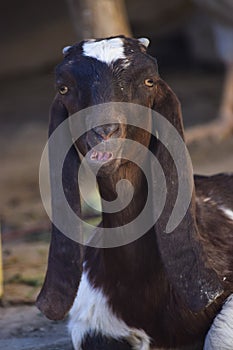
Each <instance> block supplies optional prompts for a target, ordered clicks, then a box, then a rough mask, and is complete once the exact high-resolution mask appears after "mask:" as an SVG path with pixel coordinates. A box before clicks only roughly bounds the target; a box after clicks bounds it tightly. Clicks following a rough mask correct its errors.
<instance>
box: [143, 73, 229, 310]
mask: <svg viewBox="0 0 233 350" xmlns="http://www.w3.org/2000/svg"><path fill="white" fill-rule="evenodd" d="M153 109H154V110H155V111H156V112H158V113H159V114H160V115H162V116H163V117H165V120H167V121H169V123H171V124H172V125H173V127H175V129H176V130H177V131H178V133H179V135H180V136H181V141H182V140H183V139H184V133H183V125H182V116H181V109H180V103H179V101H178V99H177V97H176V95H175V94H174V93H173V91H172V90H171V89H170V88H169V87H168V85H167V84H166V83H165V82H164V81H163V80H162V79H159V80H158V82H157V93H156V96H155V99H154V106H153ZM159 124H160V123H159ZM162 124H163V123H162ZM153 127H155V128H157V126H156V125H154V126H153ZM168 129H169V128H166V126H163V125H162V127H161V125H160V130H159V131H158V140H155V139H152V142H151V145H150V148H151V151H152V152H153V154H154V155H155V156H156V157H157V159H158V161H159V163H160V165H161V166H162V168H163V171H164V174H165V177H166V187H167V198H166V203H165V206H164V209H163V212H162V214H161V216H160V218H159V220H158V221H157V222H156V224H155V227H154V229H155V233H156V236H157V241H158V246H159V251H160V255H161V258H162V261H163V264H164V267H165V270H166V272H167V275H168V279H169V282H170V283H171V286H172V287H173V288H174V290H175V291H176V293H177V294H178V295H179V296H181V297H182V299H183V300H184V302H185V303H186V305H187V306H188V307H189V308H190V310H191V311H194V312H198V311H200V310H201V309H203V308H204V307H207V306H208V305H209V304H210V303H211V302H212V301H214V300H215V299H216V298H217V297H218V296H220V295H221V294H222V292H223V288H222V285H221V283H220V281H219V279H218V276H217V274H216V273H215V271H214V270H212V269H211V267H210V266H209V264H208V261H207V257H206V256H205V254H204V251H203V249H202V246H201V241H200V238H199V233H198V229H197V225H196V217H195V215H196V213H195V189H193V187H192V186H193V174H192V169H191V171H190V169H188V162H186V161H184V162H183V163H182V164H181V166H180V168H181V169H178V170H177V167H176V165H175V164H176V159H174V155H175V157H178V158H179V156H180V154H176V147H178V144H177V141H176V140H175V139H174V138H173V136H172V133H171V132H170V131H169V130H168ZM172 129H173V128H172ZM179 135H178V136H179ZM160 140H161V141H160ZM182 143H183V142H182ZM168 150H169V151H168ZM177 152H180V149H178V148H177ZM171 153H172V154H171ZM186 158H187V157H186ZM151 171H152V180H153V182H154V181H156V173H155V170H154V169H151ZM184 183H186V184H188V186H189V188H188V189H187V188H186V190H187V191H190V192H189V193H190V197H189V201H188V205H187V208H186V209H183V208H182V206H184V201H185V199H184V197H185V195H186V194H183V195H182V193H180V191H182V189H181V187H182V186H181V185H182V184H184ZM178 198H179V200H178ZM155 201H156V197H155V199H154V203H155ZM177 207H179V208H180V210H181V211H182V210H184V215H183V216H182V217H181V220H180V221H179V222H178V223H177V222H176V224H175V225H173V227H172V230H170V233H169V230H167V225H168V222H169V219H170V218H171V215H172V212H174V211H175V209H177ZM155 208H156V205H155ZM179 208H178V209H179ZM177 212H178V213H179V210H178V211H177ZM175 219H176V218H175Z"/></svg>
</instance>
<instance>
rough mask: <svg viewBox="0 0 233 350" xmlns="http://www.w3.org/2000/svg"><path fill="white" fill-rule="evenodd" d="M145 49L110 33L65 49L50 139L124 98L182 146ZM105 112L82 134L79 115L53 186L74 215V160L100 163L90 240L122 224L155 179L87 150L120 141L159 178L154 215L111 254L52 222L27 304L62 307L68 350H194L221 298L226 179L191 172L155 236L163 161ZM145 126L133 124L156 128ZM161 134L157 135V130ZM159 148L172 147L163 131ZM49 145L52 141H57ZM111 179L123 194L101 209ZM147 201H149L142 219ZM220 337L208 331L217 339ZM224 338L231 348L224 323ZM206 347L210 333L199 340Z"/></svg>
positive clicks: (53, 311) (232, 183)
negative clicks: (178, 212)
mask: <svg viewBox="0 0 233 350" xmlns="http://www.w3.org/2000/svg"><path fill="white" fill-rule="evenodd" d="M147 45H148V40H147V39H130V38H126V37H124V36H119V37H112V38H107V39H99V40H87V41H83V42H81V43H79V44H75V45H73V46H71V47H68V48H66V49H65V50H64V56H65V57H64V60H63V61H62V63H61V64H60V65H59V66H58V67H57V68H56V84H57V89H58V93H57V95H56V97H55V100H54V102H53V105H52V108H51V119H50V127H49V132H50V135H51V134H52V133H53V132H54V131H55V130H56V128H57V127H58V126H59V125H60V124H61V123H62V122H63V121H64V120H66V119H67V118H68V117H69V116H71V115H73V114H74V113H76V112H78V111H81V110H83V109H86V108H87V107H91V106H96V105H99V104H105V103H109V102H121V103H122V102H124V103H133V104H137V105H141V106H145V107H147V108H149V109H150V110H154V111H156V112H158V113H160V114H161V115H162V116H164V117H165V118H166V120H167V121H168V122H169V123H170V124H171V125H173V127H174V128H175V129H176V130H177V131H178V133H179V135H180V136H181V137H182V138H183V126H182V116H181V110H180V105H179V102H178V100H177V97H176V96H175V94H174V93H173V91H172V90H171V89H170V88H169V87H168V85H167V84H166V83H165V82H164V81H163V80H162V79H161V78H160V77H159V74H158V70H157V63H156V60H155V59H154V58H153V57H151V56H150V55H148V54H147V52H146V49H147ZM94 110H95V109H94ZM109 113H112V114H114V113H115V114H114V115H113V116H112V115H111V119H109V120H111V122H109V123H108V124H104V125H103V126H102V127H101V126H98V127H93V126H92V120H93V119H94V118H98V117H99V116H98V114H97V115H95V114H94V113H92V114H91V115H89V116H88V118H87V121H86V123H87V124H88V125H87V130H88V131H87V132H85V133H84V134H83V135H82V136H81V137H79V138H78V140H76V141H75V145H73V146H72V147H71V149H70V150H69V152H68V154H67V157H66V159H65V162H64V166H63V184H64V192H65V195H66V198H67V200H68V202H69V204H70V206H71V207H72V209H73V210H74V211H75V212H76V213H77V214H78V215H80V200H79V189H78V179H77V169H78V167H79V166H80V162H81V160H80V155H81V156H87V155H88V154H90V155H91V156H90V157H89V164H90V166H91V167H92V165H93V166H94V165H96V164H98V165H100V166H101V168H100V171H99V173H98V174H97V182H98V187H99V192H100V195H101V198H102V199H103V200H104V201H103V203H102V223H101V224H100V226H99V228H97V229H96V231H95V233H98V229H100V228H106V230H107V228H109V229H110V228H113V227H124V225H126V224H127V223H129V222H131V221H133V220H134V219H135V218H136V217H137V216H138V215H139V213H140V212H141V211H142V210H143V207H144V205H145V202H146V199H147V195H148V188H149V184H148V181H151V183H152V184H153V183H155V182H156V176H157V175H156V172H155V171H153V169H152V167H151V179H147V178H146V177H145V176H144V174H143V171H142V169H141V168H140V167H139V166H137V165H136V164H135V163H134V162H133V161H130V160H127V159H121V158H120V157H117V152H118V151H119V150H116V154H114V155H113V154H112V151H111V152H108V148H107V146H106V152H105V153H103V152H102V153H101V152H98V151H96V149H95V147H96V145H98V144H100V143H103V144H105V145H107V141H109V140H113V139H114V138H115V139H119V138H120V139H123V140H124V139H130V140H133V141H136V142H137V143H140V144H141V145H142V146H144V147H147V148H148V150H150V152H152V153H153V155H154V156H155V157H156V158H157V159H158V161H159V163H160V165H161V167H162V169H163V171H164V174H165V177H166V187H167V197H166V202H165V205H164V209H163V211H162V214H161V216H160V217H159V219H158V220H157V222H156V223H155V224H154V225H153V226H152V227H150V229H149V230H148V231H147V232H146V233H145V234H144V235H142V237H140V238H138V239H137V240H135V241H133V242H131V243H128V244H125V245H122V246H119V247H113V248H101V247H98V248H96V247H91V246H86V247H85V249H84V248H83V247H82V246H81V244H79V243H77V242H75V241H73V240H72V239H70V238H68V237H67V235H66V232H60V231H59V229H58V228H57V227H56V226H55V225H54V224H53V230H52V239H51V245H50V252H49V261H48V270H47V274H46V278H45V282H44V286H43V288H42V291H41V293H40V295H39V297H38V300H37V305H38V307H39V308H40V309H41V311H42V312H43V313H44V314H45V315H46V316H47V317H48V318H50V319H55V320H58V319H62V318H64V316H65V315H66V314H67V313H68V311H69V310H70V309H71V310H70V322H69V329H70V332H71V336H72V340H73V344H74V348H75V350H78V349H83V350H90V349H92V350H97V349H102V350H110V349H111V350H114V349H115V350H116V349H117V350H129V349H138V350H139V349H140V350H148V349H151V348H163V349H171V348H181V347H182V348H183V347H190V346H192V345H193V346H196V347H197V346H198V344H199V346H200V348H202V347H203V343H204V339H205V336H206V334H207V332H208V330H209V329H210V327H211V324H212V323H213V320H214V318H215V316H216V315H217V314H218V313H219V312H220V310H221V308H222V306H223V305H224V304H223V303H224V301H225V300H226V299H227V298H228V297H229V296H230V295H231V293H232V290H233V253H232V251H233V193H232V191H233V176H232V175H229V174H220V175H215V176H212V177H203V176H196V177H195V189H194V190H193V194H192V196H191V201H190V205H189V207H188V208H187V212H186V214H185V216H184V217H183V219H182V220H181V222H180V223H179V224H178V226H177V227H176V228H174V230H173V232H171V233H170V234H167V233H166V232H165V231H166V230H165V228H166V224H167V222H168V219H169V217H170V215H171V212H172V210H173V208H174V206H175V204H176V198H177V186H178V179H177V169H176V167H175V166H174V162H173V159H172V157H171V155H170V154H169V152H168V150H167V149H166V147H165V146H164V144H163V143H162V142H160V139H159V138H156V137H155V136H153V135H152V133H150V132H147V131H145V130H143V129H140V128H136V127H134V126H132V125H127V122H125V120H126V121H127V115H123V116H122V115H117V113H116V110H114V109H113V110H112V111H110V112H109ZM105 117H106V116H105ZM112 118H113V119H112ZM114 118H115V122H113V121H112V120H114ZM147 118H149V117H148V116H145V124H147V125H151V126H150V127H151V129H153V128H156V125H154V124H153V121H152V123H151V121H149V119H147ZM150 123H151V124H150ZM163 132H164V133H165V134H166V130H163ZM67 133H68V134H69V130H67ZM70 138H71V135H70ZM167 140H168V143H170V144H171V145H172V147H176V144H174V145H173V140H172V139H169V135H168V139H167ZM59 142H60V144H62V142H63V141H62V135H61V138H60V140H59ZM57 147H59V145H57ZM123 147H124V146H123ZM76 148H77V149H78V152H77V150H76ZM92 150H93V151H92ZM88 152H89V153H88ZM132 152H133V150H132ZM55 153H56V152H55ZM148 153H149V151H148ZM51 154H52V155H53V153H51ZM51 154H50V163H51V168H50V172H51V188H52V205H53V215H54V216H56V215H58V216H59V215H61V213H62V210H63V203H62V201H60V199H59V198H57V197H56V194H55V192H56V180H57V178H56V177H57V174H56V171H55V169H56V167H55V165H54V164H55V163H56V159H54V158H53V156H51ZM148 159H149V158H147V155H145V159H143V162H144V163H145V164H147V166H148V167H150V166H151V164H148V163H149V161H148ZM53 165H54V166H53ZM181 170H182V171H181V177H182V176H183V179H185V178H186V177H188V176H190V175H189V172H188V170H187V169H186V168H184V169H181ZM122 179H127V180H129V181H130V182H131V184H132V185H133V187H134V194H133V198H132V200H131V201H130V203H129V204H128V205H127V207H126V208H124V209H122V210H120V211H119V212H114V213H108V212H107V210H105V209H107V208H106V203H107V202H106V201H109V202H111V201H114V200H115V199H116V197H117V192H116V185H117V183H118V181H120V180H122ZM191 180H192V179H190V183H191V182H192V181H191ZM181 181H182V179H181ZM154 202H156V193H153V201H152V202H151V207H150V208H151V215H153V210H154V207H153V203H154ZM68 229H69V222H67V230H68ZM77 230H78V227H77ZM230 298H231V297H229V299H228V303H226V304H225V306H223V309H222V311H221V312H223V311H227V312H226V313H227V314H228V316H229V315H232V314H233V311H231V308H230V307H229V305H231V299H230ZM224 307H226V309H224ZM221 312H220V314H219V315H221ZM213 326H214V324H213ZM212 330H213V333H214V334H216V332H214V328H212ZM224 332H225V331H224V329H223V331H222V332H220V333H221V334H222V335H223V338H224V337H225V336H226V333H224ZM217 333H218V332H217ZM228 333H229V334H230V335H231V341H232V344H233V327H232V330H231V332H228ZM218 335H219V334H218ZM213 339H214V337H213V336H212V335H211V334H210V337H209V338H208V342H209V343H211V341H212V340H213ZM229 339H230V338H229ZM211 346H212V345H211ZM211 346H210V345H206V349H220V348H219V347H218V345H217V346H216V347H215V348H214V346H213V347H211ZM232 348H233V345H232ZM222 349H223V348H222ZM224 349H225V348H224ZM227 349H228V348H227ZM229 349H230V348H229Z"/></svg>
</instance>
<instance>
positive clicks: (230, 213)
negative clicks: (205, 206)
mask: <svg viewBox="0 0 233 350" xmlns="http://www.w3.org/2000/svg"><path fill="white" fill-rule="evenodd" d="M220 209H221V210H222V211H223V212H224V214H225V215H226V216H227V217H228V218H229V219H230V220H233V211H232V210H231V209H228V208H225V207H224V206H221V207H220Z"/></svg>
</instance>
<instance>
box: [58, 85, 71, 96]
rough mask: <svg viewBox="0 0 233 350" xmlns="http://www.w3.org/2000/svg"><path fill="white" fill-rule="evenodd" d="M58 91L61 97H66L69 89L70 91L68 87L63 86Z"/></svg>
mask: <svg viewBox="0 0 233 350" xmlns="http://www.w3.org/2000/svg"><path fill="white" fill-rule="evenodd" d="M58 91H59V93H60V94H61V95H65V94H67V92H68V91H69V89H68V87H67V86H66V85H62V86H60V87H59V89H58Z"/></svg>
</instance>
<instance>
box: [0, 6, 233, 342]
mask: <svg viewBox="0 0 233 350" xmlns="http://www.w3.org/2000/svg"><path fill="white" fill-rule="evenodd" d="M0 16H1V20H0V31H1V34H2V35H1V55H0V80H1V85H0V87H1V94H0V118H1V127H0V161H1V163H0V164H1V171H0V193H1V196H0V222H1V232H2V240H3V249H2V251H3V267H4V296H3V298H2V299H3V301H4V303H10V304H12V303H14V304H19V303H33V302H34V299H35V297H36V295H37V293H38V288H39V287H40V286H41V283H42V281H43V276H44V272H45V264H46V259H47V251H48V242H49V221H48V218H47V215H46V213H45V211H44V209H43V206H42V203H41V200H40V194H39V186H38V168H39V162H40V157H41V153H42V150H43V147H44V145H45V142H46V137H47V125H48V115H49V107H50V104H51V101H52V99H53V96H54V94H55V90H54V74H53V72H54V67H55V65H56V64H57V63H58V62H60V61H61V59H62V48H63V47H64V46H67V45H71V44H72V43H74V42H76V41H78V40H82V39H83V38H90V37H105V36H109V35H117V34H129V35H132V36H134V37H148V38H149V39H150V40H151V45H150V47H149V53H150V54H151V55H153V56H155V57H156V58H157V60H158V65H159V72H160V75H161V77H162V78H163V79H165V80H166V81H167V82H168V84H169V85H170V86H171V87H172V89H173V90H174V91H175V92H176V94H177V95H178V97H179V99H180V101H181V104H182V110H183V117H184V125H185V129H186V140H187V143H188V147H189V150H190V154H191V157H192V160H193V165H194V170H195V172H197V173H202V174H212V173H216V172H225V171H233V138H232V130H233V101H232V100H233V2H232V0H221V1H218V0H173V1H168V0H125V1H123V0H99V1H94V0H56V1H55V0H46V1H45V0H40V1H30V0H21V1H16V0H10V1H4V2H1V4H0ZM7 305H8V304H7ZM0 312H1V310H0ZM5 336H6V334H5ZM0 337H1V334H0Z"/></svg>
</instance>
